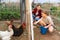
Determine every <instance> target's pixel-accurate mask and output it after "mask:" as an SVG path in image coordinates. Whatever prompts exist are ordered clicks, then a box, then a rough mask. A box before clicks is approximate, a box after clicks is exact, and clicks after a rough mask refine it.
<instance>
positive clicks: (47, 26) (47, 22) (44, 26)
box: [34, 11, 54, 34]
mask: <svg viewBox="0 0 60 40" xmlns="http://www.w3.org/2000/svg"><path fill="white" fill-rule="evenodd" d="M41 15H42V18H41V19H39V20H38V21H36V22H35V23H34V24H37V23H39V24H40V25H41V26H40V30H41V33H42V34H46V33H47V31H49V32H50V33H52V32H53V30H54V28H53V26H54V23H53V21H52V19H51V17H50V16H49V13H48V12H47V11H43V12H42V14H41Z"/></svg>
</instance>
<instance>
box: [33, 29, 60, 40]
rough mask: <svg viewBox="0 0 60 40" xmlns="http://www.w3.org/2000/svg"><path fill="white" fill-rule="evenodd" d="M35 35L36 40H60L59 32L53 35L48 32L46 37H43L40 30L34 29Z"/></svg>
mask: <svg viewBox="0 0 60 40" xmlns="http://www.w3.org/2000/svg"><path fill="white" fill-rule="evenodd" d="M34 33H35V34H34V39H35V40H60V34H59V33H58V31H54V32H53V33H49V32H48V33H47V34H46V35H42V34H41V33H40V31H39V28H34Z"/></svg>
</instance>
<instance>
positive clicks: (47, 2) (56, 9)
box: [32, 0, 60, 40]
mask: <svg viewBox="0 0 60 40" xmlns="http://www.w3.org/2000/svg"><path fill="white" fill-rule="evenodd" d="M37 4H40V5H41V8H42V9H43V10H46V11H48V12H49V13H50V15H51V17H52V19H53V21H54V24H55V26H56V29H57V31H55V33H53V35H52V36H53V37H52V36H50V34H47V35H45V36H43V35H41V34H40V32H39V31H38V30H39V29H38V28H34V32H35V34H34V35H35V36H34V37H35V40H36V39H38V40H40V39H41V40H60V38H59V37H60V36H59V35H60V33H59V32H60V0H33V1H32V9H34V7H36V5H37ZM37 31H38V32H37ZM38 33H39V34H38ZM37 34H38V35H37ZM55 37H58V38H55Z"/></svg>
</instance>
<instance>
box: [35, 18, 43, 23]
mask: <svg viewBox="0 0 60 40" xmlns="http://www.w3.org/2000/svg"><path fill="white" fill-rule="evenodd" d="M41 20H42V18H41V19H39V20H38V21H36V22H34V24H37V23H38V22H40V21H41Z"/></svg>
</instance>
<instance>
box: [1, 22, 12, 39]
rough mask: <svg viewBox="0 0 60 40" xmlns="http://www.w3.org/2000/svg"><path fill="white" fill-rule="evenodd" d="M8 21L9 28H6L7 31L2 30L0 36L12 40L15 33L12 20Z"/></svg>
mask: <svg viewBox="0 0 60 40" xmlns="http://www.w3.org/2000/svg"><path fill="white" fill-rule="evenodd" d="M6 23H7V25H8V30H6V31H0V38H1V39H2V40H10V39H11V36H12V35H13V29H12V26H11V24H10V21H9V22H6Z"/></svg>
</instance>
